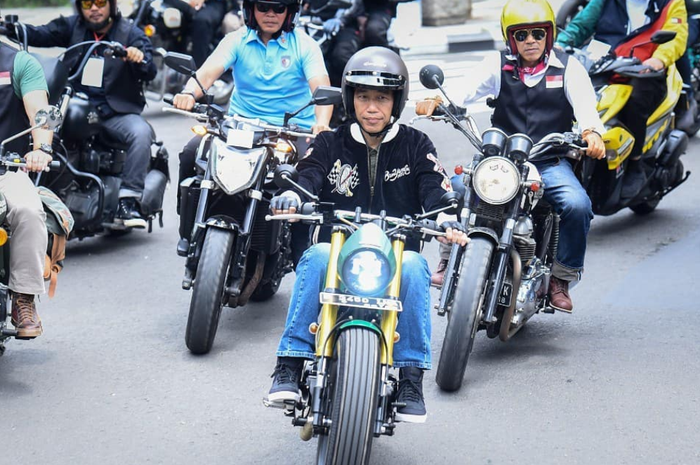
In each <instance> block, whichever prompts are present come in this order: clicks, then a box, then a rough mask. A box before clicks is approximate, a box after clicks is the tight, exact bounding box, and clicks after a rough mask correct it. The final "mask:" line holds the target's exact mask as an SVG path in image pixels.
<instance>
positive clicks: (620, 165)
mask: <svg viewBox="0 0 700 465" xmlns="http://www.w3.org/2000/svg"><path fill="white" fill-rule="evenodd" d="M674 37H675V32H671V31H657V32H656V33H654V35H653V36H652V37H651V42H653V43H657V44H661V43H665V42H668V41H670V40H672V39H673V38H674ZM640 45H642V44H640ZM574 55H575V56H576V57H577V58H578V59H579V60H581V61H582V62H583V63H584V66H586V67H587V68H588V70H589V71H588V72H589V75H590V77H591V81H592V82H593V87H594V89H595V91H596V96H597V100H598V104H597V108H598V113H599V114H600V117H601V119H602V121H603V123H604V124H605V128H606V131H605V133H604V134H603V135H602V136H603V141H604V142H605V148H606V157H605V158H604V159H602V160H594V159H591V158H585V159H584V160H583V161H582V163H581V166H580V168H579V169H580V170H581V171H580V173H579V174H580V178H581V183H582V184H583V186H584V187H585V188H586V191H587V192H588V195H589V196H590V198H591V201H592V203H593V212H594V213H595V214H597V215H612V214H613V213H616V212H618V211H619V210H621V209H623V208H626V207H629V208H630V209H631V210H632V211H634V212H635V213H638V214H642V215H643V214H647V213H651V212H652V211H653V210H654V209H655V208H656V206H657V205H658V204H659V202H660V201H661V199H662V198H663V197H664V196H666V195H667V194H668V193H669V192H671V191H672V190H673V189H675V188H676V187H678V186H679V185H680V184H682V183H683V182H685V180H686V179H687V178H688V176H689V175H690V172H689V171H688V172H684V169H683V163H682V162H681V160H680V156H681V155H682V154H684V153H685V151H686V148H687V146H688V136H687V135H686V134H685V133H684V132H683V131H681V130H678V129H675V111H676V106H677V105H678V102H679V99H680V97H681V91H682V88H683V81H682V79H681V76H680V74H679V73H678V70H677V69H676V66H675V65H671V66H670V67H669V68H668V69H667V70H666V84H667V87H668V90H667V93H666V97H665V98H664V100H663V101H662V102H661V104H660V105H659V106H658V108H657V109H656V110H655V111H654V113H653V114H652V115H651V116H650V117H649V120H648V121H647V132H646V137H645V143H644V148H643V152H642V161H641V163H643V167H644V169H645V171H646V173H647V182H646V184H645V185H644V186H643V187H642V188H641V190H640V191H639V192H638V193H637V194H636V195H634V197H632V198H625V199H622V198H621V196H620V193H621V190H622V185H623V183H624V178H625V176H624V174H625V169H626V167H627V165H628V158H629V155H630V153H631V151H632V147H633V146H634V136H633V135H632V134H631V133H630V131H629V130H628V129H627V128H626V127H625V126H624V125H623V124H622V123H621V122H620V121H619V119H618V114H619V113H620V111H621V110H622V108H624V106H625V104H626V103H627V100H628V99H629V97H630V95H631V94H632V86H631V85H630V84H624V83H618V82H619V79H615V78H618V77H629V78H642V79H643V78H652V77H658V76H660V73H663V72H664V71H659V72H655V71H652V72H649V70H648V69H647V68H646V67H645V66H644V65H642V64H641V62H640V61H639V59H638V58H636V57H624V56H614V55H606V56H604V57H602V58H600V59H599V60H597V61H596V62H594V63H592V62H591V61H590V60H588V63H587V62H586V61H587V59H586V56H585V52H583V51H579V50H575V51H574Z"/></svg>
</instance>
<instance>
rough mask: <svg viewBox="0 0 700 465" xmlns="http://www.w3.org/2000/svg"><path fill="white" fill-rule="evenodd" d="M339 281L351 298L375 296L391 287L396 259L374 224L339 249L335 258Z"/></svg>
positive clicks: (370, 224) (353, 236) (380, 231)
mask: <svg viewBox="0 0 700 465" xmlns="http://www.w3.org/2000/svg"><path fill="white" fill-rule="evenodd" d="M338 264H339V265H340V266H339V270H340V279H341V281H342V282H343V284H345V287H347V289H348V291H350V293H352V294H356V295H361V296H376V295H378V294H381V293H382V292H383V291H384V290H385V289H386V288H387V286H388V285H389V283H391V280H392V279H393V277H394V273H395V272H396V259H395V258H394V251H393V250H392V248H391V242H390V241H389V239H388V238H387V237H386V234H384V231H382V230H381V228H379V226H377V225H376V224H372V223H368V224H365V225H363V226H362V227H361V228H360V229H359V230H358V231H356V232H355V233H354V234H353V235H352V236H350V238H348V240H347V241H346V242H345V244H344V245H343V248H342V249H341V251H340V256H339V257H338Z"/></svg>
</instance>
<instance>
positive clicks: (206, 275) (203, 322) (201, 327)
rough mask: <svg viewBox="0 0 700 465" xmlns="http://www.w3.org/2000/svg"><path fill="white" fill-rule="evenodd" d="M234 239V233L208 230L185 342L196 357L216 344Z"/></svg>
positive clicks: (198, 268)
mask: <svg viewBox="0 0 700 465" xmlns="http://www.w3.org/2000/svg"><path fill="white" fill-rule="evenodd" d="M234 237H235V236H234V232H233V231H229V230H226V229H218V228H209V229H207V232H206V236H205V238H204V245H203V246H202V256H201V257H200V259H199V265H198V266H197V277H196V278H195V281H194V286H193V290H192V300H191V301H190V314H189V317H188V319H187V330H186V332H185V343H186V344H187V348H188V349H190V352H192V353H193V354H198V355H200V354H206V353H207V352H209V351H210V350H211V346H212V345H213V344H214V338H215V337H216V330H217V328H218V326H219V317H220V316H221V308H222V306H223V302H222V300H223V296H224V286H225V284H226V274H227V271H228V266H229V262H230V261H231V248H232V247H233V240H234Z"/></svg>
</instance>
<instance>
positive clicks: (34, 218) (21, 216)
mask: <svg viewBox="0 0 700 465" xmlns="http://www.w3.org/2000/svg"><path fill="white" fill-rule="evenodd" d="M39 202H41V201H39ZM10 213H11V217H12V224H11V225H10V226H11V227H14V228H17V227H19V226H20V225H22V226H23V227H26V228H41V229H44V228H46V224H45V221H46V214H45V213H44V209H43V207H42V206H41V204H40V205H39V206H38V207H37V206H31V205H16V206H14V207H12V210H11V212H10Z"/></svg>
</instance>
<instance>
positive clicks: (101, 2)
mask: <svg viewBox="0 0 700 465" xmlns="http://www.w3.org/2000/svg"><path fill="white" fill-rule="evenodd" d="M115 1H116V0H115ZM93 4H94V5H96V6H97V8H104V7H105V6H107V0H80V8H82V9H83V10H89V9H90V8H92V5H93Z"/></svg>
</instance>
